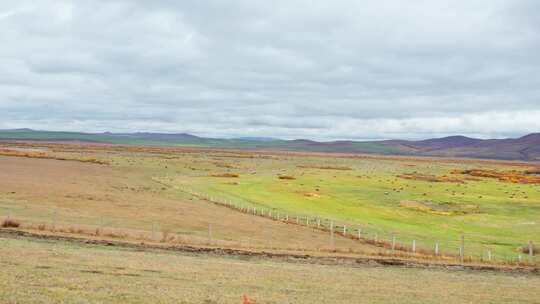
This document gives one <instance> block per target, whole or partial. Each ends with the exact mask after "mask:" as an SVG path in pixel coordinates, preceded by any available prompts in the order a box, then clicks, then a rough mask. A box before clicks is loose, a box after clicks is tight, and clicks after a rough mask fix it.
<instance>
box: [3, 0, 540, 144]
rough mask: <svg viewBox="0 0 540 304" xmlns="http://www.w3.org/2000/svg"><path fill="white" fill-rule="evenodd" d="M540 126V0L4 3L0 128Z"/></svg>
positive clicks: (391, 130)
mask: <svg viewBox="0 0 540 304" xmlns="http://www.w3.org/2000/svg"><path fill="white" fill-rule="evenodd" d="M23 127H28V128H35V129H47V130H70V131H92V132H94V131H115V132H129V131H155V132H190V133H193V134H196V135H202V136H217V137H235V136H267V137H282V138H311V139H319V140H331V139H381V138H410V139H413V138H427V137H433V136H444V135H450V134H463V135H469V136H477V137H484V138H485V137H506V136H520V135H523V134H525V133H530V132H539V131H540V1H538V0H530V1H526V0H448V1H443V0H424V1H420V0H409V1H403V0H400V1H398V0H395V1H391V0H373V1H367V0H363V1H358V0H350V1H347V0H333V1H295V0H272V1H268V0H264V1H257V0H239V1H235V0H228V1H225V0H224V1H212V0H210V1H204V0H193V1H188V0H182V1H172V0H170V1H146V0H145V1H143V0H141V1H111V0H107V1H90V0H88V1H85V0H80V1H61V0H51V1H45V0H42V1H21V0H16V1H10V0H2V1H1V2H0V129H7V128H23Z"/></svg>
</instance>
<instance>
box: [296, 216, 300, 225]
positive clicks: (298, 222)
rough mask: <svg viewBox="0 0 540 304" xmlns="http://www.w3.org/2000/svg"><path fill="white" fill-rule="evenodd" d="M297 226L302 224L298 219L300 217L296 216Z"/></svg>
mask: <svg viewBox="0 0 540 304" xmlns="http://www.w3.org/2000/svg"><path fill="white" fill-rule="evenodd" d="M296 224H300V218H299V217H298V215H297V216H296Z"/></svg>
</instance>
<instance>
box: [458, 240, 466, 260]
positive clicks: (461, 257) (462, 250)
mask: <svg viewBox="0 0 540 304" xmlns="http://www.w3.org/2000/svg"><path fill="white" fill-rule="evenodd" d="M459 261H460V262H461V264H463V262H464V261H465V236H464V235H463V234H462V235H461V245H460V246H459Z"/></svg>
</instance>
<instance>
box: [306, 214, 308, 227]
mask: <svg viewBox="0 0 540 304" xmlns="http://www.w3.org/2000/svg"><path fill="white" fill-rule="evenodd" d="M306 226H308V227H309V216H306Z"/></svg>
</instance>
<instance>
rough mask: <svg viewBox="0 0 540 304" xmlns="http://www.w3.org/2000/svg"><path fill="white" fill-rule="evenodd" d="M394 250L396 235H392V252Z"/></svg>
mask: <svg viewBox="0 0 540 304" xmlns="http://www.w3.org/2000/svg"><path fill="white" fill-rule="evenodd" d="M394 250H396V236H395V235H392V253H394Z"/></svg>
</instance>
